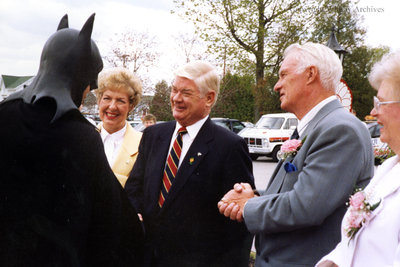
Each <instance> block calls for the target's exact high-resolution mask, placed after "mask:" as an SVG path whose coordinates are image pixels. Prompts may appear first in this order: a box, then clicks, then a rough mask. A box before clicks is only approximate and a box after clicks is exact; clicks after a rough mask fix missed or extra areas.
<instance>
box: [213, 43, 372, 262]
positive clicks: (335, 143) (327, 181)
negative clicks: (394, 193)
mask: <svg viewBox="0 0 400 267" xmlns="http://www.w3.org/2000/svg"><path fill="white" fill-rule="evenodd" d="M341 75H342V66H341V63H340V61H339V59H338V57H337V56H336V54H335V53H334V52H333V51H332V50H331V49H329V48H328V47H326V46H324V45H321V44H314V43H306V44H304V45H299V44H293V45H291V46H289V47H288V48H287V49H286V50H285V54H284V60H283V63H282V66H281V68H280V70H279V81H278V82H277V83H276V85H275V88H274V90H275V91H277V92H278V93H279V95H280V100H281V108H282V109H284V110H287V111H289V112H293V113H294V114H295V115H296V116H297V118H298V119H299V120H300V122H299V125H298V127H297V129H296V131H295V132H298V134H299V137H298V141H294V140H291V146H286V150H285V151H282V152H285V153H283V156H284V158H283V159H282V160H281V161H280V162H279V163H278V166H277V168H276V170H275V172H274V173H273V175H272V177H271V179H270V182H269V184H268V187H267V189H266V190H265V191H264V192H260V196H257V195H255V193H257V192H253V190H252V188H251V186H250V185H248V184H243V183H242V184H236V185H235V186H234V189H232V190H231V191H229V192H228V193H227V194H226V195H225V196H224V197H223V198H222V200H221V201H220V202H219V203H218V207H219V209H220V212H221V213H222V214H224V215H225V216H227V217H230V218H231V219H233V220H239V221H242V220H244V222H245V224H246V226H247V228H248V230H249V231H250V232H252V233H254V234H256V250H257V256H256V266H273V267H294V266H314V265H315V263H316V262H317V261H318V260H319V259H320V258H321V257H322V256H323V255H325V254H326V253H328V252H329V251H331V250H332V249H333V248H334V247H335V245H336V244H337V243H338V242H339V241H340V224H341V220H342V218H343V215H344V213H345V209H346V201H347V200H348V198H349V196H350V195H351V193H352V192H353V191H354V189H355V188H358V187H365V186H366V185H367V184H368V182H369V180H370V178H371V177H372V175H373V152H372V146H371V140H370V136H369V133H368V131H367V128H366V127H365V126H364V125H363V124H362V122H361V121H359V120H358V119H357V118H356V117H355V116H354V115H352V114H351V113H350V112H348V111H347V110H345V109H344V108H343V107H342V105H341V103H340V102H339V101H338V100H337V99H336V96H335V87H336V86H337V84H338V83H339V82H340V78H341Z"/></svg>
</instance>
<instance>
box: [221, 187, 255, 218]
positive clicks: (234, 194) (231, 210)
mask: <svg viewBox="0 0 400 267" xmlns="http://www.w3.org/2000/svg"><path fill="white" fill-rule="evenodd" d="M253 197H254V192H253V189H252V188H251V185H250V184H247V183H240V184H235V185H234V187H233V189H232V190H230V191H229V192H228V193H226V194H225V196H224V197H223V198H222V199H221V201H219V202H218V208H219V212H220V213H221V214H223V215H225V216H226V217H229V218H230V219H231V220H237V221H239V222H241V221H243V209H244V205H245V204H246V203H247V201H248V200H249V199H250V198H253Z"/></svg>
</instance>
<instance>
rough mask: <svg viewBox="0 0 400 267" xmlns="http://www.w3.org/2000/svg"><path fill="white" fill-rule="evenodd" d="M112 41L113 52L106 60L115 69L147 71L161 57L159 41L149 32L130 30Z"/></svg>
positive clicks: (136, 71)
mask: <svg viewBox="0 0 400 267" xmlns="http://www.w3.org/2000/svg"><path fill="white" fill-rule="evenodd" d="M115 37H116V38H115V40H113V39H111V42H112V45H111V52H110V55H109V56H106V57H105V59H106V60H107V61H108V62H109V63H110V64H111V65H112V66H114V67H124V68H128V69H131V70H132V71H133V72H134V73H138V72H139V70H141V71H143V70H145V69H146V70H147V68H149V67H151V66H153V65H154V64H155V63H156V62H157V59H158V57H159V53H158V52H157V45H158V44H157V41H156V39H155V37H152V36H150V35H149V34H148V33H147V32H136V31H133V30H128V31H126V32H123V33H119V34H115Z"/></svg>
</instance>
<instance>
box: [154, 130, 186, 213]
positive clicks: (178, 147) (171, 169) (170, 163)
mask: <svg viewBox="0 0 400 267" xmlns="http://www.w3.org/2000/svg"><path fill="white" fill-rule="evenodd" d="M185 133H187V130H186V128H185V127H181V128H180V129H179V130H178V136H177V137H176V139H175V142H174V144H173V145H172V148H171V151H170V152H169V155H168V159H167V163H166V164H165V169H164V174H163V179H162V185H161V191H160V197H159V199H158V205H159V206H160V208H161V207H162V206H163V204H164V201H165V199H166V197H167V195H168V192H169V190H170V189H171V186H172V183H173V182H174V179H175V176H176V173H177V172H178V166H179V158H180V156H181V152H182V135H183V134H185Z"/></svg>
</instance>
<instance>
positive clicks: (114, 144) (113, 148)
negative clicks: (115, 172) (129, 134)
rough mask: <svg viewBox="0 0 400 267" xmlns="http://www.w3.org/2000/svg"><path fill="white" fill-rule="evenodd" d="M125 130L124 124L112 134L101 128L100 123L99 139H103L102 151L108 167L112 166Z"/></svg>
mask: <svg viewBox="0 0 400 267" xmlns="http://www.w3.org/2000/svg"><path fill="white" fill-rule="evenodd" d="M125 132H126V124H125V127H123V128H122V129H121V130H119V131H117V132H115V133H112V134H110V133H108V132H107V131H106V129H104V128H103V124H101V128H100V135H101V139H102V140H103V144H104V152H105V153H106V156H107V160H108V164H110V167H112V166H113V164H114V161H115V158H116V157H117V155H118V152H119V150H120V148H121V145H122V142H123V141H124V136H125Z"/></svg>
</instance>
